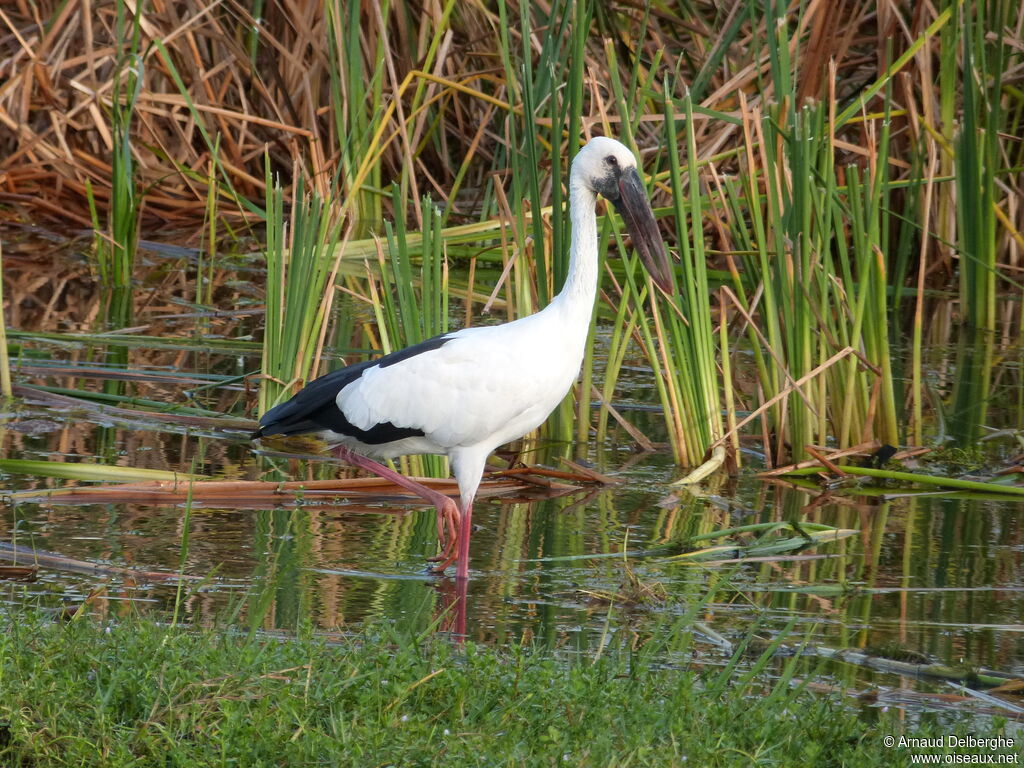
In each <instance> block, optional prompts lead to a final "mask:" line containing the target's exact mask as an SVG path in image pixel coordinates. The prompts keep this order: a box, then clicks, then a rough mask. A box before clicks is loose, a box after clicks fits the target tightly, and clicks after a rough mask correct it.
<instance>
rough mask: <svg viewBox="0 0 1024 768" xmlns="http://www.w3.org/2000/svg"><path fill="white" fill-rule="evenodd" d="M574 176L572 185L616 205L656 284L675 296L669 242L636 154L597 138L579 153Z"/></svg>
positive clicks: (611, 142) (602, 137)
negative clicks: (638, 164)
mask: <svg viewBox="0 0 1024 768" xmlns="http://www.w3.org/2000/svg"><path fill="white" fill-rule="evenodd" d="M570 175H571V183H572V184H583V185H584V186H586V187H588V188H589V189H591V190H593V191H594V192H598V193H600V194H601V195H602V196H603V197H605V198H607V199H608V200H610V201H611V202H612V204H613V205H614V206H615V209H616V210H617V211H618V212H619V213H620V214H621V215H622V219H623V221H624V222H625V224H626V229H627V230H629V234H630V237H632V238H633V246H634V247H635V248H636V250H637V253H638V254H639V255H640V261H641V262H642V263H643V265H644V267H645V268H646V269H647V271H648V272H650V273H651V277H652V278H653V280H654V282H655V283H657V284H658V286H660V287H661V289H662V290H663V291H665V292H666V293H671V292H672V276H671V266H670V264H669V261H668V256H667V255H666V253H665V243H664V242H663V241H662V239H661V232H660V231H659V230H658V224H657V222H656V221H655V220H654V211H652V210H651V204H650V201H649V200H648V198H647V190H646V189H645V188H644V183H643V180H642V179H641V178H640V174H639V172H638V171H637V167H636V157H634V155H633V153H632V152H630V151H629V149H627V148H626V146H625V145H624V144H622V143H620V142H618V141H616V140H615V139H610V138H608V137H607V136H595V137H594V138H592V139H591V140H590V141H588V142H587V143H586V145H585V146H584V147H583V148H582V149H581V150H580V151H579V152H578V153H577V154H576V157H575V158H574V159H573V161H572V171H571V174H570Z"/></svg>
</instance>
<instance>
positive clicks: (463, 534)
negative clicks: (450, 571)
mask: <svg viewBox="0 0 1024 768" xmlns="http://www.w3.org/2000/svg"><path fill="white" fill-rule="evenodd" d="M472 520H473V503H472V502H470V503H469V504H467V505H466V508H465V509H464V510H463V512H462V520H461V526H460V530H459V564H458V566H457V567H456V568H455V578H456V580H458V581H462V580H464V579H468V578H469V535H470V533H472V531H473V528H472Z"/></svg>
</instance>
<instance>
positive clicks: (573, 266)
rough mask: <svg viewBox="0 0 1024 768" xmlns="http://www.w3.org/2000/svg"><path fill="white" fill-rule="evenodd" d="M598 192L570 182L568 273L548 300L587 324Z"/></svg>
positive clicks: (593, 285)
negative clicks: (583, 319) (553, 296)
mask: <svg viewBox="0 0 1024 768" xmlns="http://www.w3.org/2000/svg"><path fill="white" fill-rule="evenodd" d="M596 205H597V194H596V193H595V192H594V191H593V190H592V189H590V187H588V186H587V185H586V184H585V183H583V182H582V181H581V180H578V179H570V181H569V221H570V224H571V225H572V242H571V243H570V246H569V272H568V274H567V275H566V278H565V285H563V286H562V290H561V291H560V292H559V294H558V295H557V296H556V297H555V298H554V300H553V301H552V302H551V305H552V306H557V307H558V308H559V309H560V310H561V311H562V312H566V313H570V314H572V315H576V314H579V315H585V316H586V318H587V320H586V321H585V322H584V321H582V320H580V321H579V322H580V323H581V324H582V325H583V326H584V327H589V325H590V323H589V319H590V314H591V312H593V310H594V298H595V296H596V295H597V214H596V213H595V211H594V208H595V206H596Z"/></svg>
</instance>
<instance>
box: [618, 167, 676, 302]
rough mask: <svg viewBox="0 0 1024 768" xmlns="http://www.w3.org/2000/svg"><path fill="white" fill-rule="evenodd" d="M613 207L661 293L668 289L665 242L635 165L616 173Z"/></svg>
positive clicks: (667, 291) (670, 287) (667, 263)
mask: <svg viewBox="0 0 1024 768" xmlns="http://www.w3.org/2000/svg"><path fill="white" fill-rule="evenodd" d="M614 202H615V207H616V209H617V210H618V211H619V213H620V214H622V219H623V221H625V222H626V229H627V230H629V235H630V237H632V238H633V247H634V248H636V252H637V253H638V254H640V261H641V262H642V263H643V265H644V267H645V268H646V269H647V271H648V272H650V273H651V278H652V279H653V280H654V282H655V283H657V284H658V286H659V287H660V288H661V289H662V290H663V291H665V293H672V274H671V269H672V267H671V265H670V264H669V260H668V256H667V255H666V253H665V243H664V242H662V239H661V232H660V231H659V230H658V224H657V222H656V221H655V220H654V211H652V210H651V203H650V201H648V199H647V190H646V189H644V184H643V182H642V181H641V180H640V174H639V173H637V172H636V169H635V168H630V169H628V170H625V171H623V172H622V175H621V176H620V177H619V198H618V199H617V200H615V201H614Z"/></svg>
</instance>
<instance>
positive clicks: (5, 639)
mask: <svg viewBox="0 0 1024 768" xmlns="http://www.w3.org/2000/svg"><path fill="white" fill-rule="evenodd" d="M0 623H2V624H3V625H4V626H3V633H2V635H0V765H3V766H11V767H13V766H32V768H44V767H45V766H94V765H102V766H105V767H109V768H116V767H117V766H129V765H130V766H151V765H153V766H156V765H159V766H165V767H166V766H206V765H217V766H220V765H245V766H260V765H280V766H285V765H287V766H314V765H317V766H320V765H325V766H383V765H398V766H421V765H422V766H433V765H464V766H480V765H527V766H533V765H559V766H605V765H616V766H625V765H630V766H646V765H651V766H674V765H683V764H685V765H688V766H734V765H735V766H740V765H743V766H746V765H773V766H798V765H815V766H825V765H855V766H873V765H885V766H892V765H902V764H904V761H905V760H907V759H908V757H907V754H908V750H905V749H900V748H899V747H897V748H894V749H887V748H885V747H884V746H883V739H884V737H885V736H887V735H891V734H894V735H896V736H897V738H898V736H899V733H900V728H901V726H900V724H899V722H898V717H899V715H898V714H897V713H895V712H894V713H883V712H881V711H877V710H872V711H871V714H870V715H869V716H868V717H867V718H865V716H864V715H862V714H861V715H858V714H857V713H855V712H853V711H851V710H850V709H849V708H847V707H846V706H845V705H844V704H843V703H842V702H839V701H837V700H830V699H827V698H823V697H819V696H814V695H811V694H808V693H803V692H791V691H788V690H784V691H783V692H782V696H781V697H780V696H774V697H766V696H762V695H757V694H754V693H751V692H749V691H747V692H744V691H741V690H740V689H739V687H737V688H730V687H727V688H726V689H725V692H724V693H723V694H722V695H720V696H712V695H709V694H707V693H704V692H702V681H701V679H700V677H699V676H698V675H697V674H695V673H687V672H682V671H678V670H672V669H666V668H664V667H652V666H648V665H641V664H638V663H636V661H635V659H634V660H633V664H632V668H630V660H629V658H627V657H618V656H615V655H612V656H605V657H603V658H601V659H600V660H598V661H597V662H596V663H591V661H592V660H591V659H586V660H585V661H582V662H581V663H578V664H566V663H564V662H559V661H558V660H556V659H553V658H552V657H551V655H550V654H545V653H542V652H540V651H535V650H530V649H524V648H512V649H506V650H494V649H489V648H484V647H479V646H469V647H467V648H466V649H464V650H459V649H456V648H453V647H452V646H451V645H450V644H449V643H447V642H446V641H445V640H444V639H441V638H437V639H432V638H428V639H426V640H422V639H421V640H414V639H410V640H399V639H397V638H396V637H395V636H394V635H392V634H375V633H372V632H370V631H368V632H366V633H364V634H362V635H360V636H358V637H356V638H354V639H352V640H346V641H343V642H342V643H341V644H340V645H331V646H329V645H327V644H325V643H324V642H323V641H322V640H315V639H312V640H296V641H290V640H289V641H279V640H272V639H267V638H265V637H263V638H260V637H252V636H243V635H238V634H231V633H226V632H222V631H217V630H210V629H189V630H184V629H175V628H171V627H168V626H165V625H160V624H157V623H155V622H153V621H150V620H146V619H130V620H127V621H125V622H123V623H120V624H116V625H110V626H107V627H101V626H98V625H97V624H95V623H93V622H92V621H90V620H88V619H85V620H77V621H73V622H71V623H69V624H52V623H48V622H47V621H46V620H44V619H43V618H41V617H40V616H39V615H38V614H35V613H33V612H31V611H30V612H28V614H27V615H26V614H23V613H20V612H19V613H18V614H17V615H16V616H15V615H7V616H4V618H3V619H0ZM867 720H871V721H872V722H867ZM904 727H905V728H907V729H908V730H907V734H908V735H912V736H915V737H924V736H944V735H945V733H946V732H948V730H949V729H948V728H946V729H943V727H942V726H938V725H919V724H904ZM963 727H964V728H966V727H967V724H966V723H965V724H964V726H963ZM991 731H992V733H991V734H983V733H979V732H977V731H975V735H976V736H983V735H993V734H995V733H996V732H997V727H996V726H991ZM964 732H969V731H966V730H965V731H964Z"/></svg>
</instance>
